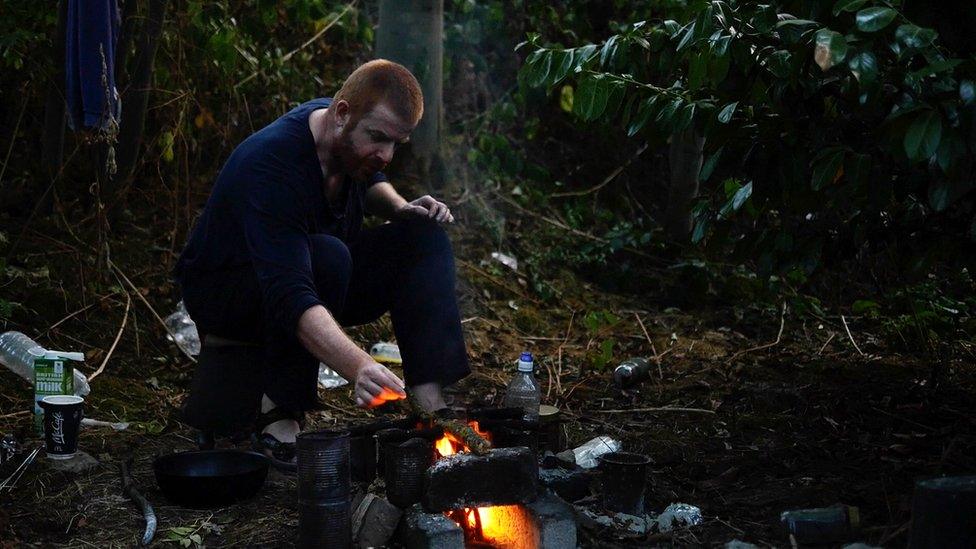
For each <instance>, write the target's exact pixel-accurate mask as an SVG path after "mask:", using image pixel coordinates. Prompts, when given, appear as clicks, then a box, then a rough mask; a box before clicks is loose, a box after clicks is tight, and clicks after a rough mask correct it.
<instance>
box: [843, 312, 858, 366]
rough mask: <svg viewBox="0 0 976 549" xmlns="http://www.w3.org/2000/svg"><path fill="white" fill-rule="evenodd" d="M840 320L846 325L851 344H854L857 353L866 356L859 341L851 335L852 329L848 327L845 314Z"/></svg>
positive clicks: (845, 328) (845, 329)
mask: <svg viewBox="0 0 976 549" xmlns="http://www.w3.org/2000/svg"><path fill="white" fill-rule="evenodd" d="M840 321H841V323H842V324H843V325H844V331H845V332H847V338H848V339H850V340H851V344H852V345H854V349H855V350H856V351H857V354H859V355H861V356H864V353H863V352H861V348H860V347H858V346H857V342H856V341H854V336H852V335H851V329H850V328H848V327H847V319H846V318H844V315H840Z"/></svg>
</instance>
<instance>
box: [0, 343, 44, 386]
mask: <svg viewBox="0 0 976 549" xmlns="http://www.w3.org/2000/svg"><path fill="white" fill-rule="evenodd" d="M44 352H45V351H44V348H43V347H41V346H40V345H38V344H37V342H36V341H34V340H33V339H31V338H29V337H27V336H26V335H24V334H22V333H20V332H4V333H2V334H0V364H3V365H4V366H6V367H7V368H9V369H10V371H12V372H14V373H15V374H17V375H19V376H20V377H22V378H24V379H25V380H27V381H28V382H30V383H31V384H33V383H34V359H35V358H41V357H43V356H44Z"/></svg>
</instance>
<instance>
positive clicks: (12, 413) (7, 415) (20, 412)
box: [0, 410, 30, 419]
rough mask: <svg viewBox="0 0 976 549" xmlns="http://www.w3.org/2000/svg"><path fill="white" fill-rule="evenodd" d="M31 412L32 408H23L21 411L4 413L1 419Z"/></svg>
mask: <svg viewBox="0 0 976 549" xmlns="http://www.w3.org/2000/svg"><path fill="white" fill-rule="evenodd" d="M29 413H30V410H21V411H19V412H11V413H9V414H4V415H2V416H0V419H9V418H12V417H20V416H24V415H27V414H29Z"/></svg>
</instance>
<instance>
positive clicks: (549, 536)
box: [525, 492, 576, 549]
mask: <svg viewBox="0 0 976 549" xmlns="http://www.w3.org/2000/svg"><path fill="white" fill-rule="evenodd" d="M525 506H526V508H528V510H529V515H530V516H531V517H532V520H533V521H534V522H535V524H536V527H537V528H538V531H539V549H565V548H575V547H576V518H575V516H574V514H573V509H572V507H570V505H569V504H568V503H566V502H565V501H563V500H562V499H560V498H559V497H558V496H556V495H554V494H552V493H550V492H543V493H542V495H540V496H539V497H538V498H536V500H535V501H533V502H531V503H527V504H526V505H525Z"/></svg>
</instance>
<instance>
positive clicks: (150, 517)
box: [119, 458, 156, 545]
mask: <svg viewBox="0 0 976 549" xmlns="http://www.w3.org/2000/svg"><path fill="white" fill-rule="evenodd" d="M131 462H132V458H129V459H128V460H125V461H123V462H122V463H120V464H119V473H120V475H121V477H122V493H123V494H125V495H126V496H129V499H131V500H132V502H133V503H135V504H136V505H137V506H138V507H139V510H140V511H142V517H143V518H144V519H145V520H146V529H145V531H144V532H143V534H142V539H141V540H140V541H141V542H142V544H143V545H149V543H150V542H151V541H152V539H153V536H155V535H156V512H155V511H153V507H152V504H151V503H149V501H147V500H146V498H145V497H144V496H143V495H142V494H141V493H139V490H137V489H136V487H135V485H134V484H133V482H132V477H131V476H130V475H129V464H130V463H131Z"/></svg>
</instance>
